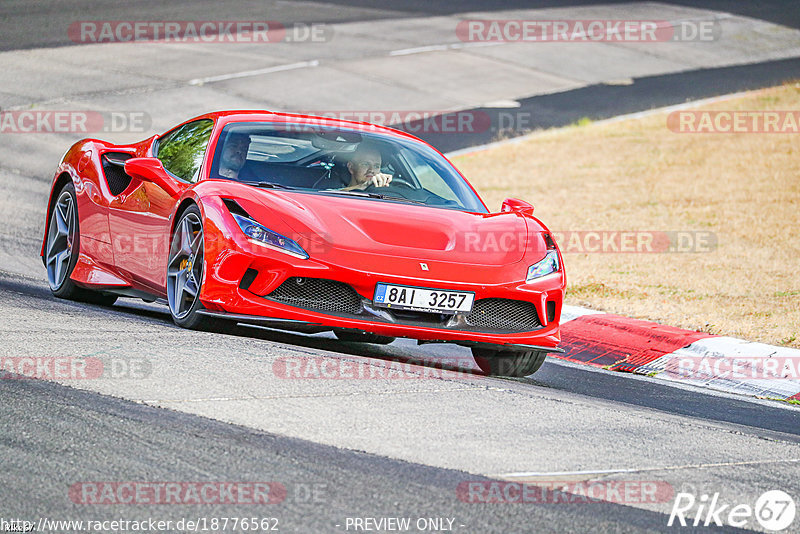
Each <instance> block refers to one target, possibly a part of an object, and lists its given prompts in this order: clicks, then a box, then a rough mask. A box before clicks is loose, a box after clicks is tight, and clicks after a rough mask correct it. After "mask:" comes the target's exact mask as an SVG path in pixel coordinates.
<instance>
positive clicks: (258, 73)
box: [189, 59, 319, 85]
mask: <svg viewBox="0 0 800 534" xmlns="http://www.w3.org/2000/svg"><path fill="white" fill-rule="evenodd" d="M317 66H319V60H317V59H314V60H312V61H301V62H299V63H289V64H288V65H277V66H275V67H267V68H265V69H257V70H246V71H242V72H234V73H231V74H221V75H219V76H209V77H207V78H195V79H194V80H189V85H203V84H206V83H214V82H224V81H226V80H235V79H236V78H249V77H251V76H261V75H262V74H271V73H273V72H283V71H287V70H296V69H305V68H309V67H317Z"/></svg>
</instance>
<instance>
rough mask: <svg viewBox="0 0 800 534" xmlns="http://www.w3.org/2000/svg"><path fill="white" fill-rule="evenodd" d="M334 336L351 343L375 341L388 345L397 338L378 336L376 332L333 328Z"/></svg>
mask: <svg viewBox="0 0 800 534" xmlns="http://www.w3.org/2000/svg"><path fill="white" fill-rule="evenodd" d="M333 333H334V334H336V337H337V338H339V339H340V340H342V341H349V342H352V343H376V344H378V345H388V344H389V343H391V342H392V341H394V340H395V339H397V338H394V337H390V336H380V335H378V334H368V333H366V332H357V331H354V330H334V331H333Z"/></svg>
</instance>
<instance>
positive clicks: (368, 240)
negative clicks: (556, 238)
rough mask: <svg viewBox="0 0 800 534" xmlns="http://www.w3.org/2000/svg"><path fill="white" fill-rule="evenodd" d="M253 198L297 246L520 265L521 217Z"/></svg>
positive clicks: (328, 199)
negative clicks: (310, 244) (284, 227)
mask: <svg viewBox="0 0 800 534" xmlns="http://www.w3.org/2000/svg"><path fill="white" fill-rule="evenodd" d="M253 196H254V197H257V199H258V201H259V203H260V204H262V205H263V206H264V207H265V208H267V209H269V210H270V211H271V212H272V213H273V215H274V216H276V217H279V218H280V219H281V221H282V222H283V223H284V224H285V225H287V226H288V227H289V228H291V229H292V230H293V232H294V234H295V235H294V236H287V237H293V238H295V241H298V242H300V243H301V244H302V243H303V242H304V241H312V242H314V243H316V244H317V245H321V246H322V247H323V248H322V250H324V247H333V248H335V249H339V250H345V251H348V250H349V251H354V252H359V253H370V254H382V255H387V256H393V257H397V258H412V259H419V260H426V259H427V260H437V261H446V262H455V263H464V264H472V265H491V266H501V265H508V264H512V263H516V262H518V261H520V260H521V259H522V257H523V255H524V254H525V248H526V245H527V241H528V239H527V236H528V230H527V225H526V222H525V218H524V217H522V216H521V215H518V214H516V213H497V214H479V213H467V212H463V211H458V210H452V209H441V208H432V207H429V206H421V205H416V204H410V203H400V202H391V201H384V200H377V199H369V198H353V197H347V196H345V195H341V196H339V195H332V194H331V195H326V194H313V193H298V192H285V191H274V190H258V191H257V194H256V195H253ZM251 198H252V197H251ZM253 200H255V198H253ZM262 223H263V224H267V225H268V224H269V221H263V222H262ZM315 248H316V247H315Z"/></svg>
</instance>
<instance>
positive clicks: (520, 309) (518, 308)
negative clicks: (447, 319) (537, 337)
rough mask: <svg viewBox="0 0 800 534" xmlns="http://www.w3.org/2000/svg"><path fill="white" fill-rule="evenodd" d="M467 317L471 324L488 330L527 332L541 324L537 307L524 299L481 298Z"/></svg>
mask: <svg viewBox="0 0 800 534" xmlns="http://www.w3.org/2000/svg"><path fill="white" fill-rule="evenodd" d="M466 319H467V323H468V324H469V325H471V326H474V327H476V328H485V329H487V330H507V331H510V332H527V331H530V330H535V329H537V328H539V327H540V326H541V323H540V322H539V315H538V314H537V313H536V307H535V306H534V305H533V304H531V303H530V302H525V301H523V300H511V299H480V300H477V301H475V304H474V305H473V306H472V311H471V312H470V313H469V314H468V315H467V317H466Z"/></svg>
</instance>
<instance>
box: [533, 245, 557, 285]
mask: <svg viewBox="0 0 800 534" xmlns="http://www.w3.org/2000/svg"><path fill="white" fill-rule="evenodd" d="M559 269H560V266H559V264H558V252H557V251H555V250H553V249H550V250H548V251H547V254H546V255H545V257H544V258H543V259H542V260H540V261H537V262H536V263H534V264H533V265H531V266H530V267H528V276H527V277H526V278H525V281H526V282H530V281H531V280H535V279H536V278H541V277H542V276H547V275H548V274H552V273H554V272H556V271H558V270H559Z"/></svg>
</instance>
